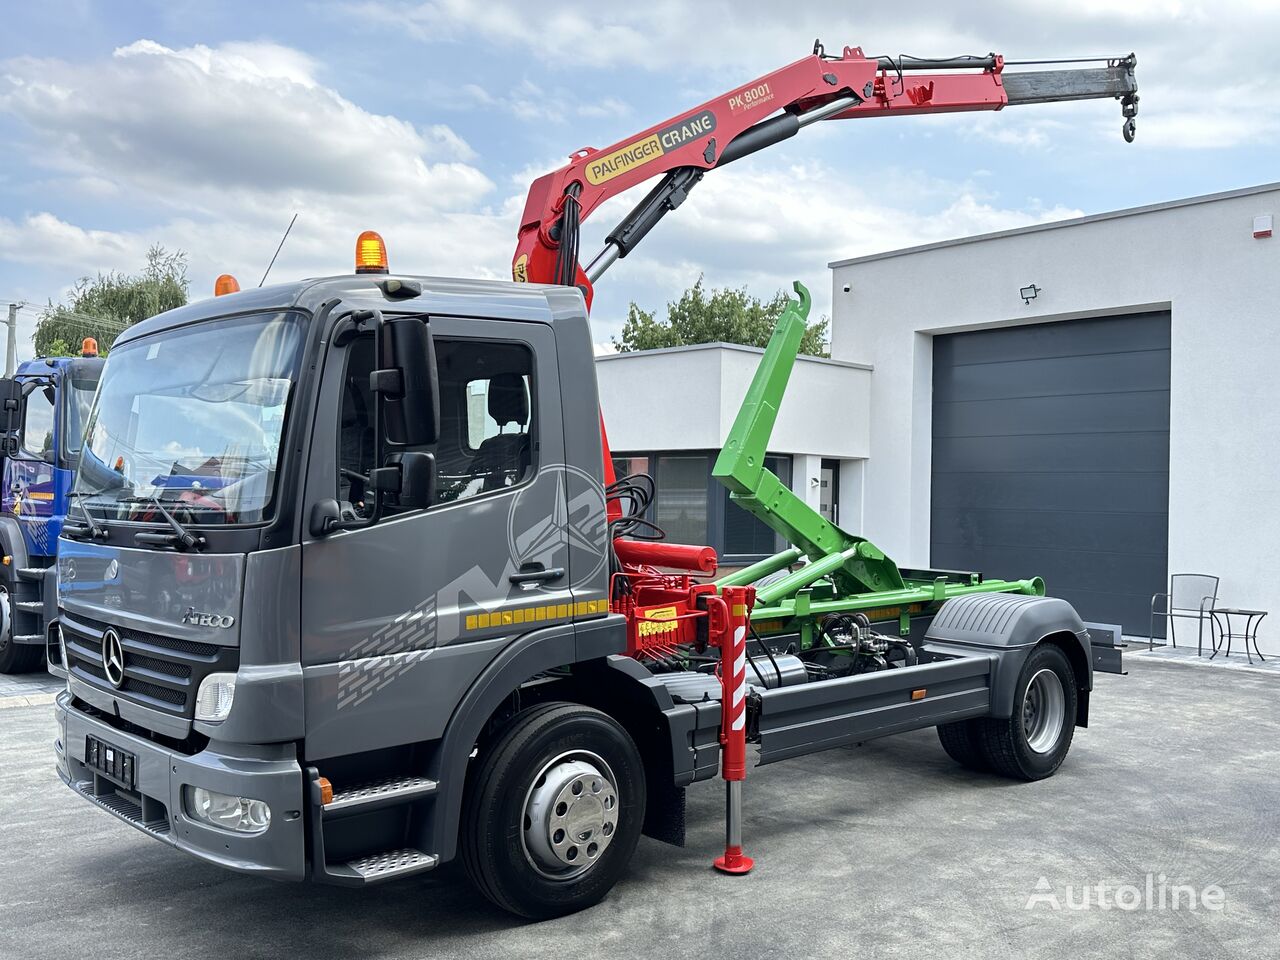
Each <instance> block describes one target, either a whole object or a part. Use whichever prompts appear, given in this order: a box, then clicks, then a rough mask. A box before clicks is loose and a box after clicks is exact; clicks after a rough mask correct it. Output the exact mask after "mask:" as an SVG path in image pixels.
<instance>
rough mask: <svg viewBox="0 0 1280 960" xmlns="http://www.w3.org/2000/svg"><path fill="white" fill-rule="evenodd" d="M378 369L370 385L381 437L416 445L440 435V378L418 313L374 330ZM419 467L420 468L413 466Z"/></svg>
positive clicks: (431, 344)
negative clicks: (377, 398)
mask: <svg viewBox="0 0 1280 960" xmlns="http://www.w3.org/2000/svg"><path fill="white" fill-rule="evenodd" d="M378 353H379V355H378V364H379V366H380V367H381V369H379V370H375V371H373V373H372V374H370V376H369V385H370V387H371V388H372V389H373V390H374V391H376V392H379V393H381V394H382V398H383V408H382V409H383V422H384V423H385V424H386V430H387V440H388V441H390V442H391V443H392V444H395V445H396V446H407V447H419V446H425V445H427V444H430V443H435V442H436V440H437V439H439V437H440V381H439V378H438V376H437V375H436V347H435V341H434V340H432V338H431V330H430V328H429V327H428V326H427V324H426V323H424V322H423V321H422V319H421V318H419V317H391V318H388V319H386V320H384V321H383V323H382V327H381V329H380V330H379V332H378ZM419 469H420V468H419Z"/></svg>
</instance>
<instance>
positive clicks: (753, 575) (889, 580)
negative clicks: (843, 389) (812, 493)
mask: <svg viewBox="0 0 1280 960" xmlns="http://www.w3.org/2000/svg"><path fill="white" fill-rule="evenodd" d="M795 290H796V293H797V295H798V296H799V299H798V300H792V301H790V302H789V303H788V304H787V306H786V308H785V309H784V310H783V311H782V315H781V316H780V317H779V318H778V323H777V326H775V327H774V330H773V336H772V337H770V338H769V345H768V346H767V347H766V348H765V351H764V356H763V357H762V358H761V360H760V366H759V367H758V368H757V369H756V375H755V377H754V378H753V379H752V381H751V386H750V388H749V389H748V390H747V395H746V397H745V399H744V400H743V401H742V408H741V409H740V410H739V411H738V416H737V419H736V420H734V423H733V428H732V429H731V430H730V431H729V436H728V438H727V439H726V440H725V444H724V448H723V449H722V450H721V452H720V456H719V457H718V458H717V459H716V464H715V468H714V469H713V470H712V476H714V477H715V478H716V479H717V480H718V481H720V483H722V484H723V485H724V486H725V487H727V488H728V490H729V496H730V499H732V500H733V501H734V502H735V503H736V504H738V506H740V507H742V508H743V509H744V510H747V511H748V512H750V513H751V514H752V515H753V516H755V517H756V518H757V519H759V520H760V521H761V522H762V523H764V524H765V525H766V526H768V527H769V528H770V529H772V530H774V531H775V532H776V533H778V534H780V535H781V536H782V537H783V538H784V539H785V540H786V541H787V542H788V543H791V544H794V546H792V547H790V548H788V549H786V550H783V551H782V552H781V553H777V554H774V555H773V556H772V557H769V558H767V559H765V560H761V561H760V562H759V563H755V564H752V565H751V566H749V567H744V568H743V569H741V570H739V571H737V572H736V573H732V574H729V575H728V576H726V577H722V578H720V579H719V580H717V581H716V586H717V587H720V588H723V587H728V586H740V585H744V584H749V583H755V582H756V581H757V580H759V579H761V578H762V577H766V576H768V575H770V574H773V573H777V572H778V571H781V570H785V569H787V568H788V567H790V566H791V565H792V564H794V563H796V562H797V561H798V560H799V559H800V558H801V557H802V556H804V557H807V558H808V561H809V562H808V563H807V564H805V565H804V566H802V567H800V568H799V569H797V570H795V571H794V572H792V573H788V574H787V575H786V576H785V577H783V578H781V579H779V580H776V581H774V582H772V583H769V584H767V585H765V586H762V587H759V588H757V591H756V606H755V608H754V609H753V610H752V612H751V622H752V626H753V627H754V629H755V630H756V631H757V632H758V633H760V634H762V635H765V636H768V635H771V634H780V633H786V634H795V633H798V634H799V635H800V644H801V647H802V648H803V649H807V648H809V647H811V646H812V645H813V644H814V642H815V641H816V640H817V637H818V632H817V631H816V630H815V624H816V622H817V621H818V620H819V619H821V618H822V617H823V616H826V615H827V614H832V613H862V614H864V615H866V616H867V617H868V619H870V620H871V621H872V622H883V621H887V620H894V619H896V620H897V621H898V629H899V633H900V634H901V635H902V636H908V635H909V634H910V632H911V619H912V618H913V617H916V616H922V615H923V616H930V615H932V614H933V613H935V612H936V611H937V609H938V608H939V607H940V606H941V605H942V603H943V601H945V600H949V599H951V598H952V597H961V596H965V595H966V594H971V593H1021V594H1027V595H1031V596H1044V581H1043V580H1041V579H1040V578H1039V577H1033V578H1031V579H1029V580H984V579H983V578H982V575H981V574H978V573H956V572H954V571H941V570H901V569H899V567H898V565H897V564H896V563H894V562H893V561H892V560H891V559H889V557H887V556H886V555H885V553H884V551H882V550H880V549H879V548H878V547H877V546H876V545H875V544H873V543H872V542H871V541H870V540H867V539H866V538H865V537H859V536H855V535H854V534H852V533H849V532H847V531H845V530H842V529H841V528H840V527H839V526H838V525H837V524H835V523H832V522H831V521H830V520H827V519H826V518H824V517H823V516H822V515H821V514H819V513H818V512H817V511H815V510H814V509H813V508H812V507H810V506H809V505H808V504H807V503H805V502H804V501H803V500H801V499H800V498H799V497H798V496H796V494H795V493H793V492H792V491H791V490H790V488H788V487H787V485H786V484H784V483H783V482H782V481H781V480H779V479H778V477H777V476H776V475H775V474H773V473H772V472H770V471H769V470H768V469H766V468H765V465H764V460H765V452H766V450H767V449H768V446H769V437H770V436H771V435H772V433H773V426H774V422H775V421H776V420H777V418H778V408H779V407H780V406H781V404H782V398H783V395H784V394H785V393H786V389H787V382H788V381H789V380H790V379H791V371H792V368H793V367H794V366H795V362H796V356H797V354H798V353H799V350H800V339H801V337H803V335H804V331H805V324H806V321H807V320H808V317H809V306H810V297H809V291H808V290H807V289H805V287H804V285H803V284H801V283H800V282H799V281H797V282H796V284H795Z"/></svg>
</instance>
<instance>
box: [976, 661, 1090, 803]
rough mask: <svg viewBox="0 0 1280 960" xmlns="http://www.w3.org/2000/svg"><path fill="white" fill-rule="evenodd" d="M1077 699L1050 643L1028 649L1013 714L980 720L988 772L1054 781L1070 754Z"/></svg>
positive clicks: (1067, 668) (1067, 665)
mask: <svg viewBox="0 0 1280 960" xmlns="http://www.w3.org/2000/svg"><path fill="white" fill-rule="evenodd" d="M1077 697H1078V689H1077V687H1076V674H1075V671H1074V670H1073V669H1072V668H1071V661H1069V660H1068V659H1067V655H1066V654H1065V653H1063V652H1062V650H1060V649H1059V648H1058V647H1055V646H1053V645H1051V644H1047V645H1042V646H1039V647H1037V648H1036V649H1035V650H1033V651H1032V652H1031V655H1030V656H1029V657H1027V660H1026V663H1024V664H1023V665H1022V671H1021V672H1020V673H1019V674H1018V685H1017V687H1016V688H1015V690H1014V698H1013V715H1012V716H1011V717H1009V719H1007V720H998V719H994V718H988V719H984V720H981V721H979V723H980V726H979V731H980V740H979V742H980V743H981V746H982V753H983V755H984V756H985V757H986V760H987V762H988V763H989V764H990V766H991V769H992V770H994V771H995V772H996V773H1000V774H1003V775H1004V776H1006V777H1011V778H1013V779H1015V780H1028V781H1030V780H1043V779H1044V778H1045V777H1050V776H1053V774H1054V773H1055V772H1057V769H1058V767H1060V766H1062V761H1063V760H1064V759H1066V756H1067V751H1068V750H1070V749H1071V738H1072V736H1073V735H1074V733H1075V722H1076V700H1077Z"/></svg>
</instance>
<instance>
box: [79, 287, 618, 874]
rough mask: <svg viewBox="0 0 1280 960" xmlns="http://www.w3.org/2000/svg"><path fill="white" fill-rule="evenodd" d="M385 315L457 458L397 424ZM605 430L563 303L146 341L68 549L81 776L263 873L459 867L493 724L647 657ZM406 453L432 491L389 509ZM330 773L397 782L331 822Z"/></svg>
mask: <svg viewBox="0 0 1280 960" xmlns="http://www.w3.org/2000/svg"><path fill="white" fill-rule="evenodd" d="M374 312H376V313H377V315H378V317H379V318H380V320H381V322H382V323H383V324H384V325H385V326H386V327H390V326H391V325H392V324H393V323H394V322H399V321H411V322H412V323H414V324H417V325H419V326H420V327H425V328H426V329H429V331H430V346H431V348H432V350H433V352H434V366H435V370H436V371H437V377H436V385H435V386H436V389H437V390H438V401H437V402H438V411H437V412H438V436H437V437H436V438H434V439H433V442H430V443H426V444H419V445H416V446H414V445H411V444H401V445H396V444H393V443H392V442H391V441H390V440H389V439H388V437H387V435H386V429H385V428H386V426H387V424H386V422H385V421H386V420H387V419H389V415H388V414H387V413H386V411H385V409H384V413H383V421H384V422H383V423H382V424H380V423H379V417H378V411H379V409H380V407H379V399H378V397H377V395H376V392H375V391H374V390H373V389H371V386H372V385H371V379H373V380H376V379H377V378H376V377H372V378H371V374H373V373H374V371H375V370H383V371H384V373H385V367H386V365H385V364H384V363H382V362H380V360H379V356H378V345H379V339H378V334H377V333H376V332H375V331H374V330H372V329H370V328H369V326H368V319H369V315H370V314H371V313H374ZM386 358H387V351H386V349H385V348H384V350H383V352H382V360H385V359H386ZM427 361H428V357H427V356H426V355H425V354H420V355H419V356H418V357H417V358H414V359H413V360H406V358H403V357H401V358H400V362H401V363H405V362H412V363H416V364H418V365H420V366H421V365H425V364H426V363H427ZM373 385H376V384H373ZM599 418H600V414H599V409H598V406H597V399H596V388H595V379H594V371H593V364H592V356H591V339H590V336H589V334H588V328H587V317H586V311H585V307H584V304H583V300H582V297H581V295H580V294H579V293H578V292H577V291H576V290H572V289H566V288H563V287H541V286H534V285H527V284H519V285H517V284H511V283H491V282H483V281H458V280H436V279H431V278H410V277H387V276H376V277H365V276H354V277H353V276H344V277H336V278H332V279H322V280H312V281H306V282H302V283H297V284H289V285H280V286H272V287H266V288H263V289H258V290H251V291H247V292H244V293H239V294H234V295H231V296H225V297H219V298H217V299H214V300H207V301H204V302H201V303H196V304H192V305H189V306H186V307H183V308H180V309H178V310H174V311H171V312H168V313H165V314H162V315H160V316H157V317H155V318H153V319H151V320H148V321H146V322H144V323H141V324H138V325H137V326H135V327H133V328H131V329H130V330H129V331H128V332H127V333H126V334H125V335H123V336H122V337H121V338H120V339H119V340H118V341H117V342H116V344H115V347H114V349H113V351H112V354H111V357H110V359H109V361H108V372H107V375H106V377H105V380H104V383H103V386H102V389H101V391H100V392H99V395H98V397H97V400H96V403H95V406H94V409H93V411H92V413H91V415H90V417H89V422H88V429H87V435H86V443H85V453H84V457H83V466H82V468H81V470H80V472H79V474H78V476H77V480H76V484H77V486H76V490H77V495H78V496H79V497H80V499H81V502H82V503H83V505H84V507H85V508H86V509H87V510H88V512H89V514H90V516H91V517H92V519H93V520H94V528H95V529H93V530H84V529H81V530H80V531H78V535H77V538H76V539H67V540H65V541H64V542H63V544H62V548H63V553H62V555H61V557H60V564H61V567H62V568H63V569H64V570H65V569H66V568H67V567H68V566H69V565H71V564H74V566H75V570H76V575H75V577H74V579H70V578H65V577H64V579H63V580H62V583H61V590H60V606H61V630H62V634H61V636H62V648H63V655H64V656H65V664H66V670H67V689H66V691H65V692H64V693H62V694H61V695H60V696H59V697H58V702H57V714H58V723H59V734H58V743H57V753H58V770H59V774H60V776H61V777H62V779H63V780H64V781H65V782H66V783H67V784H68V785H69V786H70V787H71V788H72V789H74V790H75V791H76V792H78V793H80V794H81V795H82V796H84V797H86V798H87V799H90V800H92V801H93V802H95V803H97V804H98V805H99V806H101V807H104V808H105V809H107V810H109V811H110V812H112V813H114V814H115V815H117V816H119V817H122V818H123V819H125V820H127V821H129V822H131V823H133V824H134V825H135V826H138V827H140V828H141V829H143V830H145V831H146V832H148V833H150V834H152V835H153V836H156V837H160V838H163V839H164V840H165V841H167V842H169V843H171V844H173V845H175V846H177V847H179V848H180V849H183V850H185V851H187V852H189V853H192V854H195V855H196V856H199V857H201V858H203V859H206V860H211V861H215V862H218V863H221V864H224V865H226V866H229V867H232V868H235V869H240V870H245V871H249V872H253V873H259V874H265V875H270V876H275V877H280V878H291V879H297V878H302V877H303V876H304V875H306V874H308V872H311V873H313V874H315V875H316V876H317V877H319V878H321V879H329V880H335V881H337V882H352V883H360V882H365V881H367V880H369V879H375V878H378V877H379V876H383V875H395V874H397V873H402V872H404V871H405V870H406V869H410V870H412V869H416V868H423V867H426V866H431V865H434V863H435V862H437V861H438V860H440V859H446V858H448V857H450V856H452V855H453V853H454V851H455V841H454V835H455V834H456V832H457V820H458V817H459V815H460V804H461V796H462V789H463V786H464V783H463V779H464V776H465V765H466V760H467V756H468V754H470V753H471V751H472V747H473V745H474V743H475V742H476V739H477V736H478V735H479V731H480V727H481V726H482V725H483V724H484V723H487V722H489V721H490V719H491V715H492V713H493V711H494V710H495V709H496V708H497V707H498V706H499V705H500V704H501V702H502V701H503V700H504V699H505V698H507V697H509V696H510V695H511V693H512V691H513V690H514V689H515V688H516V687H518V686H519V684H520V682H522V681H524V680H527V679H528V678H529V677H532V676H534V675H536V674H538V673H539V672H540V671H543V670H546V669H548V668H552V667H556V666H559V665H561V664H569V663H573V662H576V661H581V660H584V659H590V658H598V657H604V656H607V655H608V654H612V653H618V652H621V651H622V649H623V647H624V644H625V638H624V629H623V627H622V618H621V617H617V616H609V615H608V613H607V611H608V605H607V601H606V598H607V586H608V583H607V578H608V572H607V565H606V549H605V536H606V532H607V529H606V522H605V510H604V500H603V493H602V485H601V483H602V480H601V470H602V467H601V446H600V439H599V437H600V434H599ZM379 445H380V446H381V447H382V449H381V451H379V450H378V446H379ZM393 451H394V452H393ZM411 454H429V455H430V457H431V458H432V459H433V461H434V469H433V470H432V468H431V465H430V464H429V465H428V467H427V470H426V471H425V473H424V472H423V471H421V470H418V471H416V472H415V473H414V477H413V479H410V478H408V477H406V478H405V482H406V483H413V484H417V485H419V486H422V485H424V484H429V485H430V486H432V487H434V489H433V490H431V491H429V492H427V493H425V494H422V493H421V491H419V492H418V493H415V494H414V497H415V498H416V499H415V503H416V505H415V506H412V507H404V506H399V505H397V503H396V502H395V501H396V500H397V499H398V498H397V495H396V494H395V493H394V492H392V491H389V490H388V491H384V492H383V494H382V499H383V500H384V506H383V507H382V508H381V509H380V510H378V511H377V513H378V516H376V517H375V516H374V513H375V510H374V506H373V503H374V500H375V493H376V491H375V490H374V489H373V486H374V484H385V483H386V482H387V481H386V478H385V476H383V477H381V478H380V477H379V476H378V473H377V471H378V470H379V468H384V467H385V466H386V465H387V464H388V463H394V462H401V461H404V460H405V459H406V458H407V457H408V456H409V455H411ZM431 473H434V476H430V474H431ZM402 492H405V493H406V497H405V499H406V500H408V499H409V497H408V496H407V491H402ZM179 530H180V531H182V532H183V533H186V534H188V535H190V536H191V537H192V538H193V539H195V540H196V542H194V543H191V544H189V545H187V544H184V542H183V539H182V536H181V534H180V533H178V532H177V531H179ZM517 635H519V636H521V638H522V642H521V643H520V644H519V649H518V650H512V649H511V639H512V638H513V637H515V636H517ZM317 770H321V771H323V772H324V774H325V780H326V783H328V784H336V785H338V786H339V788H344V787H348V788H350V787H359V786H360V785H361V784H369V783H379V784H383V785H384V786H383V789H382V792H381V794H380V796H376V797H373V798H372V799H373V802H372V803H369V802H367V801H368V800H369V798H368V797H357V796H348V797H347V800H348V801H349V804H348V806H347V808H346V809H340V810H338V811H337V812H338V813H343V814H350V815H349V816H343V817H341V818H339V817H337V816H330V817H329V822H327V823H324V824H322V823H319V822H318V821H317V822H314V823H313V822H311V821H312V820H313V819H314V818H315V815H316V812H317V810H318V804H316V803H315V802H313V800H314V798H313V796H312V790H313V789H315V785H316V783H317V778H318V773H317ZM387 784H391V786H386V785H387ZM340 792H341V791H340ZM339 799H341V797H339ZM339 807H341V804H339ZM330 813H331V814H332V813H334V811H330ZM404 851H413V852H412V853H406V852H404ZM384 854H390V855H391V856H390V857H389V858H388V857H384V859H383V860H382V861H379V860H377V859H376V858H377V857H378V856H381V855H384ZM370 857H372V858H374V859H372V860H365V859H364V858H370Z"/></svg>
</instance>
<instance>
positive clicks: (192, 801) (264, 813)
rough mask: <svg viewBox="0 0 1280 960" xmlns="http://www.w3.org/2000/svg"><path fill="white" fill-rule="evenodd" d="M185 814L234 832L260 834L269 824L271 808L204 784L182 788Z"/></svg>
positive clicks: (259, 802)
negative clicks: (219, 791)
mask: <svg viewBox="0 0 1280 960" xmlns="http://www.w3.org/2000/svg"><path fill="white" fill-rule="evenodd" d="M182 794H183V806H185V807H186V808H187V816H189V817H191V819H193V820H199V821H200V822H201V823H207V824H209V826H211V827H218V828H219V829H222V830H231V831H234V832H235V833H262V832H263V831H265V830H266V829H267V827H269V826H271V808H270V807H269V806H267V804H266V803H265V802H264V801H262V800H251V799H250V798H249V797H233V796H230V795H228V794H225V793H218V792H217V791H216V790H206V789H205V788H204V787H190V786H187V787H183V788H182Z"/></svg>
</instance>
